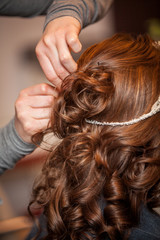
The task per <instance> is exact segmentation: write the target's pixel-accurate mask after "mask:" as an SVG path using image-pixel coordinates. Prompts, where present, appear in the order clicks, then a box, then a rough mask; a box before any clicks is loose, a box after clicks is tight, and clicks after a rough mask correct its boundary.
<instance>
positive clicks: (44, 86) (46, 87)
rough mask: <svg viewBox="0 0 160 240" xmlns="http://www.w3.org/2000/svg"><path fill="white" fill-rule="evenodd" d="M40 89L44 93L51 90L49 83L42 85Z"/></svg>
mask: <svg viewBox="0 0 160 240" xmlns="http://www.w3.org/2000/svg"><path fill="white" fill-rule="evenodd" d="M40 89H41V92H42V93H46V92H47V90H48V89H49V85H48V84H47V83H41V85H40Z"/></svg>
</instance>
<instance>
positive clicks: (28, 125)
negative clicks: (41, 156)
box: [23, 121, 33, 133]
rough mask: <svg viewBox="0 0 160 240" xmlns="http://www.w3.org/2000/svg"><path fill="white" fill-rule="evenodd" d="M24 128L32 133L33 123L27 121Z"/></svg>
mask: <svg viewBox="0 0 160 240" xmlns="http://www.w3.org/2000/svg"><path fill="white" fill-rule="evenodd" d="M23 128H24V130H25V131H26V132H28V133H30V132H31V131H32V130H33V126H32V123H31V122H30V121H26V122H25V123H24V125H23Z"/></svg>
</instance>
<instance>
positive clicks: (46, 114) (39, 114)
mask: <svg viewBox="0 0 160 240" xmlns="http://www.w3.org/2000/svg"><path fill="white" fill-rule="evenodd" d="M29 114H30V116H31V118H33V119H37V120H40V119H50V116H51V108H33V109H31V110H30V113H29Z"/></svg>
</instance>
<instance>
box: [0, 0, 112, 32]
mask: <svg viewBox="0 0 160 240" xmlns="http://www.w3.org/2000/svg"><path fill="white" fill-rule="evenodd" d="M112 2H113V0H14V1H13V0H0V15H1V16H20V17H34V16H38V15H46V14H47V15H46V21H45V26H46V25H47V24H48V23H49V22H50V21H52V20H54V19H55V18H58V17H62V16H72V17H75V18H76V19H78V21H79V22H80V23H81V26H82V28H84V27H86V26H87V25H89V24H92V23H94V22H96V21H98V20H99V19H101V18H102V17H103V16H104V15H105V14H106V12H107V11H108V9H109V8H110V6H111V4H112Z"/></svg>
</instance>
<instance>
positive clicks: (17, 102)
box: [15, 98, 24, 109]
mask: <svg viewBox="0 0 160 240" xmlns="http://www.w3.org/2000/svg"><path fill="white" fill-rule="evenodd" d="M23 105H24V102H23V101H22V99H21V98H18V99H17V100H16V102H15V107H16V109H21V108H22V106H23Z"/></svg>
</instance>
